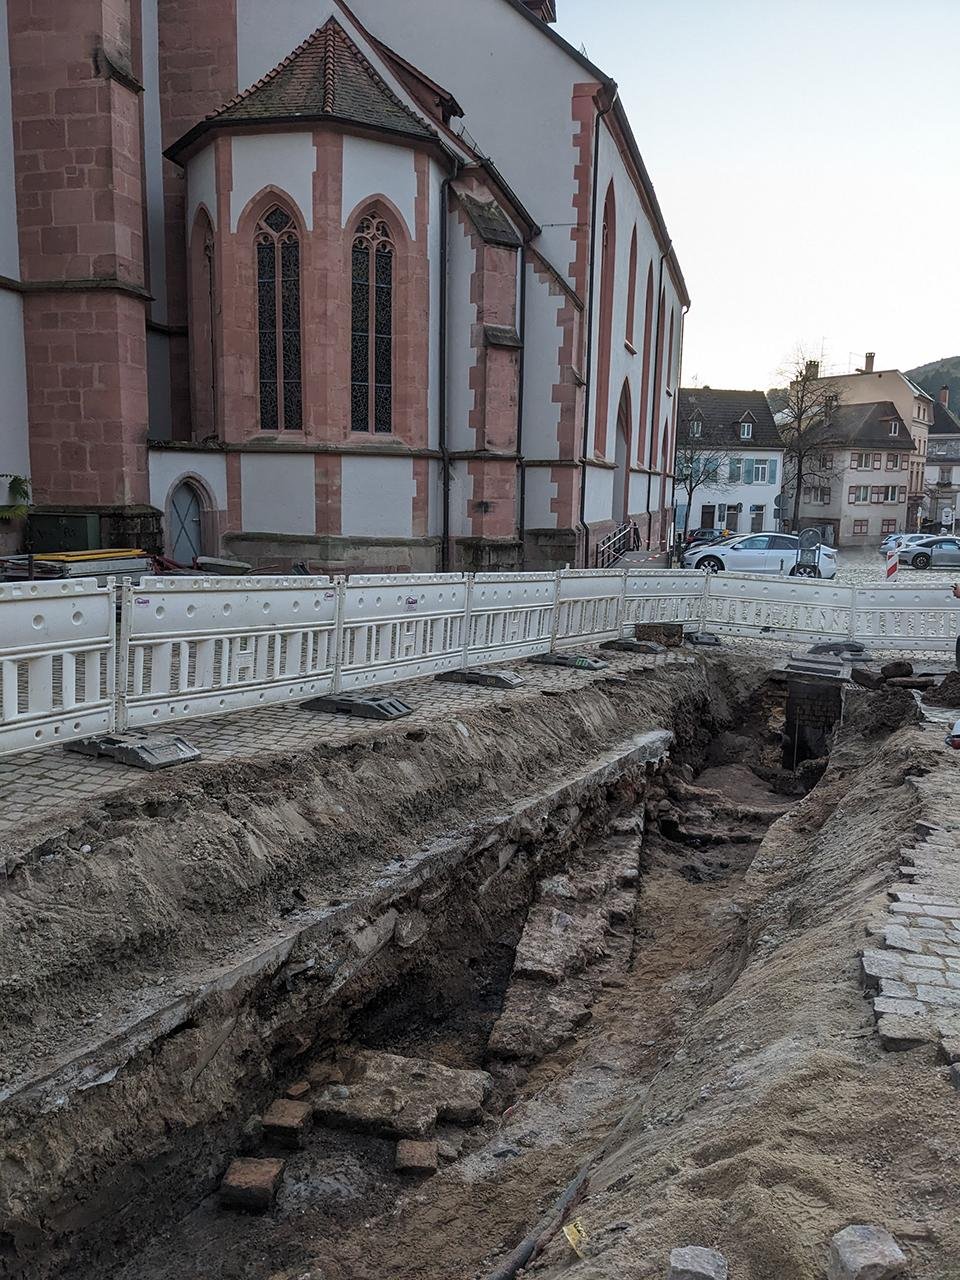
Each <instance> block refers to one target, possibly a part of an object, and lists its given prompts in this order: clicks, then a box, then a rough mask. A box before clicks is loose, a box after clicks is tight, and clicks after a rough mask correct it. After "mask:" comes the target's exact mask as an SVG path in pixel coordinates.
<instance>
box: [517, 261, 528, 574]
mask: <svg viewBox="0 0 960 1280" xmlns="http://www.w3.org/2000/svg"><path fill="white" fill-rule="evenodd" d="M530 240H531V237H530V236H526V237H524V241H523V248H522V249H521V250H520V324H519V328H518V332H519V336H520V367H519V369H518V370H517V471H518V472H519V475H518V477H517V478H518V479H519V481H520V484H519V499H518V502H517V536H518V538H519V539H520V567H521V569H522V568H524V567H525V565H526V562H527V547H526V541H525V538H524V534H525V532H526V525H527V464H526V462H525V461H524V457H523V383H524V375H525V373H526V366H527V348H526V342H527V245H528V244H529V243H530Z"/></svg>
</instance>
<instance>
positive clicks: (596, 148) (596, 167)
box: [580, 88, 663, 567]
mask: <svg viewBox="0 0 960 1280" xmlns="http://www.w3.org/2000/svg"><path fill="white" fill-rule="evenodd" d="M619 96H620V90H619V89H616V88H615V90H614V94H613V97H612V98H611V100H610V105H609V106H608V107H604V108H603V110H602V111H598V112H597V119H596V121H595V123H594V129H593V198H592V202H591V211H590V268H589V269H590V287H589V290H588V295H587V296H588V302H587V367H586V369H585V370H584V401H583V448H582V450H581V454H582V456H581V459H580V527H581V528H582V529H583V563H584V566H585V567H587V566H589V562H590V530H589V529H588V528H587V521H586V513H587V449H588V447H589V444H590V380H591V378H592V376H593V308H594V302H595V297H596V258H597V203H598V199H599V190H598V188H599V185H600V125H601V123H602V121H603V117H604V116H606V115H609V114H610V112H611V111H612V110H613V108H614V105H615V104H616V101H617V98H618V97H619ZM662 270H663V264H662V263H661V272H662ZM647 505H648V506H649V503H648V504H647Z"/></svg>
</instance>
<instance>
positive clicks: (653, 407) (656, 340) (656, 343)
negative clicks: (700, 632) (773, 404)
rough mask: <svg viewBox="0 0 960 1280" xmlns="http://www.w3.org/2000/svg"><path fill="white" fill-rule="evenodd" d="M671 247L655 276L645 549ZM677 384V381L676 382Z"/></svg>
mask: <svg viewBox="0 0 960 1280" xmlns="http://www.w3.org/2000/svg"><path fill="white" fill-rule="evenodd" d="M672 248H673V241H672V240H671V241H670V243H669V244H668V245H667V247H666V250H665V251H664V252H663V253H661V255H660V270H659V272H658V278H657V323H656V327H655V329H654V337H653V365H654V368H653V386H652V387H651V395H650V432H649V439H650V450H651V452H650V470H649V471H648V472H647V550H648V551H649V550H650V546H649V543H650V524H651V521H652V519H653V514H652V512H651V511H650V498H651V495H652V492H653V465H654V463H655V462H656V458H654V456H653V442H654V440H655V439H656V431H657V420H658V418H659V417H660V406H659V404H658V403H657V391H658V389H659V390H660V391H661V392H662V390H663V383H662V382H661V366H662V364H663V355H662V352H661V351H660V332H661V329H662V327H663V305H662V304H663V264H664V262H665V261H666V259H667V254H668V253H669V252H670V250H671V249H672ZM677 385H678V386H679V383H678V384H677Z"/></svg>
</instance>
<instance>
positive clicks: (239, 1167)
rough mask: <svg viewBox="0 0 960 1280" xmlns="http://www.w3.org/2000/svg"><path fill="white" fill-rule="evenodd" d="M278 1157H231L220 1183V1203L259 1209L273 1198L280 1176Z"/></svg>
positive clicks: (263, 1208) (269, 1203)
mask: <svg viewBox="0 0 960 1280" xmlns="http://www.w3.org/2000/svg"><path fill="white" fill-rule="evenodd" d="M283 1164H284V1162H283V1161H282V1160H247V1159H243V1160H234V1161H232V1162H231V1164H230V1167H229V1169H227V1172H226V1173H225V1174H224V1175H223V1181H222V1182H221V1183H220V1203H221V1204H224V1205H228V1206H230V1207H231V1208H234V1209H246V1210H248V1211H249V1212H251V1213H263V1212H264V1211H265V1210H266V1209H269V1208H270V1206H271V1205H272V1204H273V1202H274V1200H275V1199H276V1196H277V1192H278V1190H279V1189H280V1183H281V1181H282V1180H283Z"/></svg>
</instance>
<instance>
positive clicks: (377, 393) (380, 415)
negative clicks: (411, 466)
mask: <svg viewBox="0 0 960 1280" xmlns="http://www.w3.org/2000/svg"><path fill="white" fill-rule="evenodd" d="M352 262H353V291H352V321H351V340H350V427H351V429H352V430H353V431H370V430H371V428H372V429H373V430H374V431H380V432H387V431H392V430H393V267H394V247H393V238H392V236H391V234H390V228H389V227H388V226H387V224H386V223H385V222H384V221H382V219H380V218H377V217H374V216H370V215H368V216H367V217H365V218H362V219H361V220H360V222H359V224H358V225H357V229H356V232H355V233H354V239H353V258H352Z"/></svg>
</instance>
